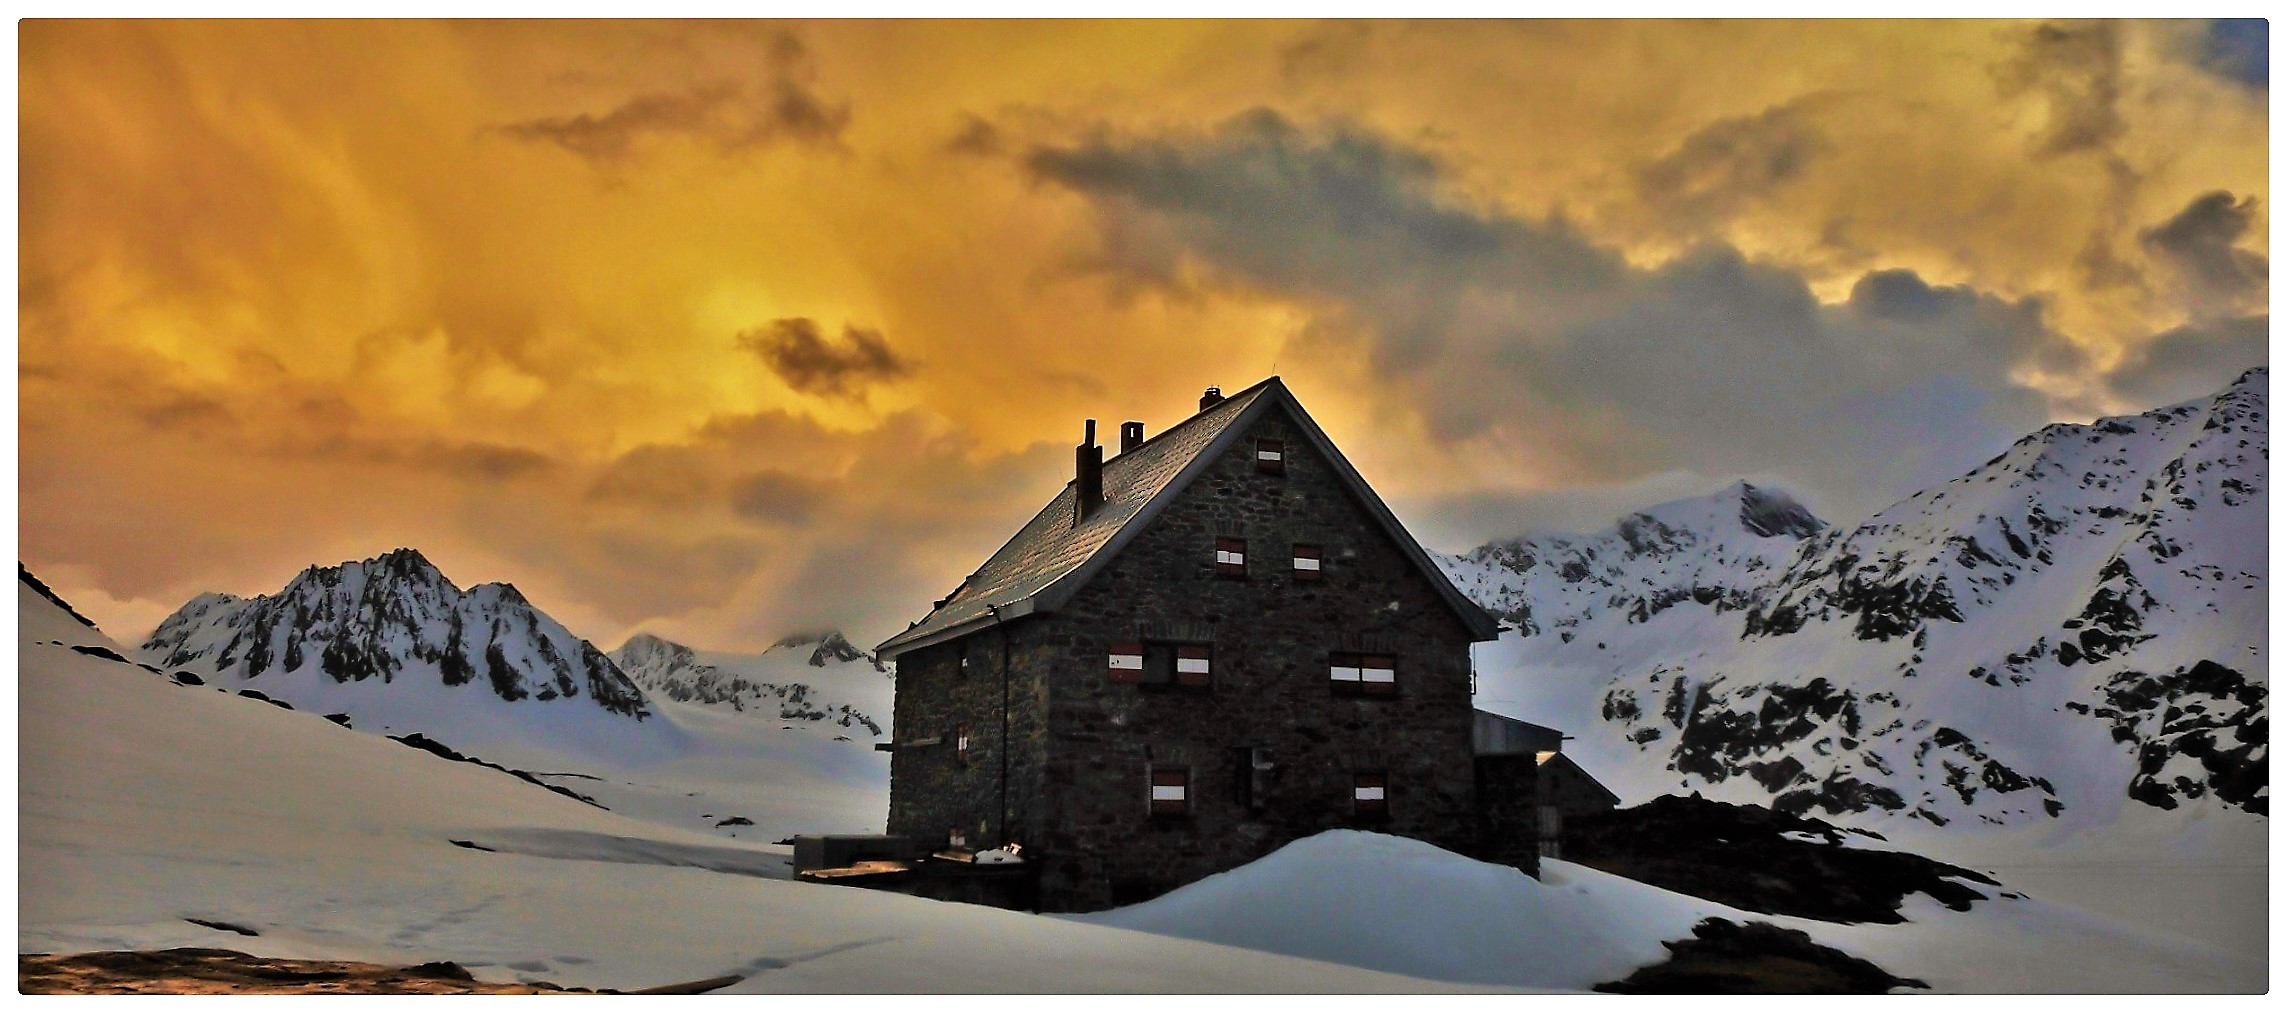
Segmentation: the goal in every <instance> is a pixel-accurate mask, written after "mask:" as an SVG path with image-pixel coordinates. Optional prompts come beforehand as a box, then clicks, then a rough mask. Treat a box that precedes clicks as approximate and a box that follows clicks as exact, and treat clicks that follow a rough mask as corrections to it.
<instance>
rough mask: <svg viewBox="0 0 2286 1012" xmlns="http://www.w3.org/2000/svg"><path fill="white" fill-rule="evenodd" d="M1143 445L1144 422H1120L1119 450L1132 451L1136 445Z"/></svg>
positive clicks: (1123, 451) (1122, 451)
mask: <svg viewBox="0 0 2286 1012" xmlns="http://www.w3.org/2000/svg"><path fill="white" fill-rule="evenodd" d="M1141 445H1143V423H1142V422H1121V423H1119V452H1121V453H1132V452H1134V450H1135V448H1136V447H1138V446H1141Z"/></svg>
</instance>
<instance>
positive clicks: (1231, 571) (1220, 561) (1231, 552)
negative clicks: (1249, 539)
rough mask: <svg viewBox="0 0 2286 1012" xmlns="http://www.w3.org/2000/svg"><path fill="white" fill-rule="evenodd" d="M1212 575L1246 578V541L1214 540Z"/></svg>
mask: <svg viewBox="0 0 2286 1012" xmlns="http://www.w3.org/2000/svg"><path fill="white" fill-rule="evenodd" d="M1214 574H1215V575H1216V576H1236V577H1240V578H1244V577H1245V576H1246V539H1244V538H1216V539H1214Z"/></svg>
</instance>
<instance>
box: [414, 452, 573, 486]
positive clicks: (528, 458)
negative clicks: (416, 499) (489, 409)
mask: <svg viewBox="0 0 2286 1012" xmlns="http://www.w3.org/2000/svg"><path fill="white" fill-rule="evenodd" d="M413 456H414V459H417V460H418V459H426V460H427V461H429V462H431V463H432V464H433V465H434V466H436V467H439V468H441V469H443V470H445V471H447V472H450V473H452V474H455V475H458V476H460V477H463V478H473V479H475V480H478V481H487V482H498V481H508V480H510V479H513V478H520V477H523V476H526V475H530V474H534V473H537V472H540V471H545V470H547V469H549V468H550V467H552V466H554V461H552V460H550V459H549V458H548V456H547V455H546V454H544V453H539V452H537V451H534V450H527V449H524V448H522V447H516V446H499V445H496V444H492V443H458V444H439V445H433V446H429V447H424V448H423V449H421V450H419V451H416V452H415V453H414V454H413Z"/></svg>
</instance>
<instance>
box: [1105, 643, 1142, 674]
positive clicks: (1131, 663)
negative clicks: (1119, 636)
mask: <svg viewBox="0 0 2286 1012" xmlns="http://www.w3.org/2000/svg"><path fill="white" fill-rule="evenodd" d="M1111 680H1112V681H1114V682H1140V681H1142V680H1143V644H1141V643H1114V644H1112V645H1111Z"/></svg>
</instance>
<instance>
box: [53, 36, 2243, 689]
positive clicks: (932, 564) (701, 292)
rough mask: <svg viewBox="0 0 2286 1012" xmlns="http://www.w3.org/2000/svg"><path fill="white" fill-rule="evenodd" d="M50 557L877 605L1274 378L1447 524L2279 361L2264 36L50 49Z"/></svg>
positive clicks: (606, 603) (709, 632) (2078, 411)
mask: <svg viewBox="0 0 2286 1012" xmlns="http://www.w3.org/2000/svg"><path fill="white" fill-rule="evenodd" d="M19 39H20V51H19V52H20V61H21V63H20V66H19V73H18V84H19V98H18V115H19V143H20V148H19V166H18V168H19V200H20V211H19V215H20V217H19V231H18V243H19V247H18V249H19V273H18V286H19V287H18V291H19V295H18V309H17V322H18V344H17V356H18V364H17V376H18V380H19V400H18V433H19V453H20V459H19V471H18V478H19V517H20V522H19V531H18V535H19V555H20V558H21V559H22V560H23V561H24V562H25V563H26V564H27V565H29V566H30V567H31V569H32V570H33V571H34V572H35V573H38V574H39V575H40V576H41V577H42V578H43V579H46V580H47V581H48V582H49V583H51V584H53V585H55V586H56V588H57V589H58V590H59V591H60V592H61V593H63V594H64V596H66V597H67V598H68V599H70V600H71V601H73V603H74V604H76V605H78V606H79V607H80V608H81V609H82V610H84V611H86V612H87V613H88V614H90V615H91V616H92V617H94V618H95V619H97V620H98V621H99V622H101V623H102V624H103V625H104V626H105V628H106V629H107V630H109V631H111V632H113V633H114V634H116V635H120V636H122V637H125V638H134V637H139V636H141V635H143V634H144V633H145V632H147V631H148V630H149V629H150V628H151V627H152V626H153V625H155V624H156V623H157V622H158V621H159V620H160V619H161V618H163V617H164V616H165V615H166V614H168V613H169V612H171V611H172V610H173V609H174V608H176V607H178V606H179V605H180V604H181V603H182V602H183V601H184V600H186V599H188V598H189V597H190V596H192V595H194V594H196V593H198V592H201V591H208V590H218V591H226V592H230V593H237V594H245V595H251V594H257V593H264V592H270V591H275V590H276V589H278V588H279V587H280V586H282V585H283V584H284V583H285V582H286V581H287V580H288V579H290V578H291V577H292V576H293V575H294V574H295V573H296V572H298V571H299V570H301V569H303V568H305V567H307V566H309V565H312V564H328V565H330V564H334V563H338V562H341V561H344V560H348V559H357V558H366V557H370V556H373V555H376V554H379V553H381V552H383V551H386V550H389V549H391V548H395V547H399V546H406V545H409V546H413V547H416V548H419V549H420V550H421V551H422V552H424V553H425V554H427V555H428V556H429V558H430V559H431V560H433V561H434V562H436V564H437V565H438V566H439V567H440V568H441V569H443V570H444V572H445V573H446V574H447V575H448V576H450V577H452V578H453V579H454V580H455V581H457V582H458V583H460V584H461V585H462V586H464V587H465V586H469V585H473V584H477V583H484V582H491V581H507V582H512V583H514V584H516V585H517V586H518V587H519V588H520V589H522V590H523V591H524V593H525V594H526V596H528V597H529V598H530V599H532V600H533V601H534V602H535V603H537V604H539V605H540V607H542V608H543V609H544V610H546V611H548V612H549V613H550V614H552V615H554V616H555V617H557V618H558V619H560V620H562V621H564V622H565V623H566V624H567V625H568V626H570V627H571V628H572V629H573V630H575V631H577V632H579V633H580V634H581V635H583V636H586V637H588V638H591V639H593V640H595V641H596V642H597V643H598V644H600V645H602V646H604V647H606V648H610V647H614V646H616V645H617V644H618V643H619V642H620V641H621V640H622V639H623V638H624V637H625V636H626V635H628V634H629V633H631V632H634V631H637V630H643V631H650V632H654V633H658V634H660V635H664V636H668V637H670V638H674V639H678V640H681V641H683V642H687V643H691V644H693V645H696V646H700V647H707V648H715V649H758V648H760V647H762V646H766V645H767V644H769V643H770V642H772V641H774V640H776V639H778V638H779V637H781V636H784V635H787V634H789V633H792V632H796V631H803V630H813V629H822V628H841V629H845V630H847V631H848V632H849V634H850V635H851V636H852V638H854V639H857V640H860V641H877V640H878V639H880V638H882V637H885V636H886V635H888V634H889V633H891V632H894V631H895V630H897V629H900V628H903V627H904V625H905V624H906V623H907V622H910V621H913V620H916V619H918V618H920V617H921V615H922V614H923V613H925V612H926V610H927V608H928V605H929V602H931V601H932V600H934V599H936V598H938V597H941V596H943V595H944V594H945V593H946V592H947V591H949V590H950V589H952V587H953V586H954V584H956V583H957V582H958V581H959V580H960V578H961V577H962V576H964V575H965V574H967V573H968V572H970V571H971V570H972V569H974V568H975V567H976V566H977V565H978V564H980V563H981V562H982V561H983V560H984V558H985V557H986V556H987V555H988V554H989V553H990V552H991V551H992V550H993V549H994V548H996V547H997V546H998V545H999V544H1000V543H1001V542H1002V541H1004V540H1005V539H1006V538H1007V537H1008V535H1009V534H1011V533H1013V532H1014V531H1015V530H1016V529H1017V528H1018V527H1019V526H1020V525H1021V524H1022V523H1023V522H1024V521H1025V520H1026V519H1028V518H1029V517H1030V516H1031V514H1032V513H1033V512H1035V511H1036V510H1037V509H1038V507H1039V506H1040V505H1041V504H1042V503H1044V502H1046V501H1047V499H1048V498H1049V497H1050V496H1051V495H1052V494H1054V492H1055V491H1056V490H1058V489H1059V488H1061V486H1062V484H1063V483H1064V482H1065V481H1067V480H1068V479H1069V477H1070V475H1069V474H1067V473H1066V472H1067V470H1068V469H1069V467H1070V466H1071V464H1070V461H1071V456H1070V453H1069V451H1068V448H1069V447H1070V446H1071V445H1072V444H1074V443H1075V442H1077V441H1078V438H1079V435H1080V430H1081V423H1082V420H1083V419H1086V418H1096V419H1100V420H1101V421H1102V423H1103V425H1104V428H1105V430H1106V431H1110V429H1111V428H1112V427H1113V426H1114V425H1115V424H1116V423H1117V422H1118V421H1122V420H1127V419H1138V420H1141V421H1143V422H1144V423H1145V424H1146V425H1147V426H1148V429H1149V431H1151V432H1157V431H1159V430H1161V429H1164V428H1165V427H1167V426H1168V425H1171V424H1173V423H1175V422H1177V421H1180V420H1181V419H1182V418H1184V417H1187V416H1188V415H1189V414H1190V413H1192V411H1193V410H1195V408H1196V405H1197V401H1198V396H1199V392H1200V391H1201V390H1202V389H1203V388H1204V387H1207V386H1209V385H1220V386H1222V387H1223V388H1225V389H1236V388H1238V387H1243V386H1246V385H1248V384H1251V383H1253V382H1255V381H1256V380H1259V379H1261V378H1263V377H1264V376H1267V375H1271V374H1277V375H1280V376H1283V377H1284V378H1285V380H1286V382H1287V384H1288V385H1289V386H1290V387H1291V388H1292V389H1293V390H1294V392H1295V393H1296V395H1297V397H1298V398H1299V399H1300V401H1301V402H1302V403H1303V405H1304V406H1305V407H1306V408H1308V410H1309V411H1310V412H1311V413H1312V414H1313V416H1315V417H1316V418H1317V419H1318V420H1319V422H1320V424H1321V425H1323V426H1324V427H1325V429H1326V430H1327V432H1328V434H1329V435H1331V436H1332V438H1333V439H1334V440H1335V442H1336V443H1337V444H1339V445H1340V446H1341V447H1342V449H1343V451H1344V452H1345V453H1346V454H1347V455H1348V456H1349V457H1350V459H1351V460H1352V461H1353V462H1354V463H1355V464H1356V465H1357V466H1358V468H1359V469H1360V471H1361V472H1362V473H1363V474H1364V475H1365V476H1366V478H1367V479H1368V480H1369V481H1371V482H1372V483H1373V484H1374V486H1375V487H1376V488H1377V489H1378V490H1379V491H1380V492H1381V494H1382V496H1383V497H1384V498H1385V499H1387V500H1389V501H1390V503H1391V504H1392V506H1393V507H1394V508H1395V509H1396V511H1397V513H1398V514H1399V516H1400V517H1401V518H1402V519H1403V520H1405V521H1406V523H1407V524H1408V526H1409V527H1410V528H1411V529H1412V530H1413V531H1414V533H1415V534H1416V536H1417V537H1419V538H1420V539H1421V540H1422V541H1423V542H1424V543H1426V544H1427V545H1428V546H1429V547H1431V548H1435V549H1441V550H1448V551H1458V550H1465V549H1466V548H1469V547H1471V546H1473V545H1476V544H1479V543H1482V542H1484V541H1486V540H1489V539H1493V538H1499V537H1508V536H1514V535H1516V534H1519V533H1523V532H1525V531H1529V530H1539V529H1550V528H1558V529H1592V528H1595V527H1599V526H1602V525H1604V524H1606V523H1608V522H1609V521H1610V520H1612V519H1613V518H1615V517H1616V516H1618V515H1620V514H1621V513H1623V512H1626V511H1628V510H1632V509H1638V508H1642V507H1644V506H1648V505H1652V504H1654V503H1657V502H1660V501H1663V500H1666V499H1671V498H1676V497H1680V496H1684V495H1693V494H1699V493H1703V492H1707V491H1711V490H1713V489H1715V488H1717V487H1720V486H1722V485H1724V484H1726V483H1728V482H1729V481H1731V480H1733V479H1736V478H1740V477H1745V478H1749V479H1751V480H1756V481H1758V482H1764V483H1769V484H1774V485H1777V486H1779V487H1782V488H1785V489H1788V490H1790V491H1792V492H1793V493H1795V494H1796V495H1797V496H1798V497H1800V498H1801V499H1802V500H1803V501H1805V502H1806V503H1808V504H1809V505H1811V506H1812V507H1813V508H1814V509H1816V510H1817V511H1818V512H1819V513H1820V514H1821V515H1823V516H1825V517H1827V518H1828V519H1830V520H1838V521H1848V520H1853V519H1857V518H1859V517H1862V516H1864V515H1865V514H1867V513H1869V512H1870V511H1872V510H1875V509H1878V508H1879V507H1881V506H1882V505H1885V504H1886V503H1888V502H1890V501H1893V500H1894V499H1896V498H1899V497H1901V496H1903V495H1904V494H1906V493H1908V492H1910V491H1912V490H1913V489H1915V488H1918V487H1921V486H1922V485H1926V484H1930V483H1934V482H1938V481H1942V480H1944V479H1946V478H1948V477H1950V476H1952V475H1953V474H1956V473H1958V472H1960V471H1962V470H1965V469H1967V468H1969V467H1971V466H1974V465H1975V464H1976V463H1978V462H1979V461H1982V460H1984V459H1985V458H1987V457H1989V456H1991V455H1992V454H1993V453H1994V452H1996V451H1997V450H1998V449H1999V448H2000V447H2002V446H2005V445H2006V444H2007V443H2009V442H2011V441H2013V440H2014V439H2016V438H2017V437H2019V436H2021V435H2022V434H2024V433H2025V432H2028V431H2030V430H2032V429H2034V428H2037V427H2038V426H2040V425H2042V424H2045V423H2048V422H2051V421H2060V420H2061V421H2084V420H2087V419H2089V418H2092V417H2095V416H2097V415H2099V414H2104V413H2115V412H2119V411H2139V410H2143V409H2146V408H2149V407H2152V406H2156V405H2158V404H2162V403H2168V402H2172V401H2176V400H2181V399H2185V398H2190V397H2196V396H2199V395H2201V394H2205V393H2211V392H2212V391H2213V390H2215V389H2216V388H2219V387H2220V386H2221V385H2222V384H2224V383H2225V382H2227V381H2228V380H2229V379H2230V378H2232V377H2233V376H2235V375H2236V374H2237V373H2238V372H2240V371H2242V370H2244V369H2246V368H2248V367H2251V366H2255V365H2261V364H2265V363H2266V362H2267V361H2268V344H2269V318H2268V315H2267V313H2268V310H2267V307H2268V302H2269V261H2268V254H2269V247H2268V235H2269V226H2270V220H2269V212H2270V203H2269V191H2268V178H2269V164H2268V150H2269V134H2268V126H2267V120H2268V100H2269V92H2268V75H2269V62H2268V31H2267V26H2266V25H2265V24H2264V23H2262V22H2259V21H2256V22H2199V21H2171V22H2163V23H2140V22H2068V23H2042V22H1944V23H1928V22H1884V21H1850V22H1819V23H1798V22H1784V21H1757V22H1692V23H1676V22H1622V23H1570V22H1527V23H1515V24H1493V23H1454V22H1438V23H1403V22H1374V23H1354V22H1350V23H1304V22H1249V23H1244V24H1235V23H1199V22H1150V23H1123V22H1055V23H1039V22H961V23H929V22H867V23H735V24H711V23H686V22H677V23H672V24H661V23H642V22H634V23H608V22H583V23H578V24H552V23H545V22H517V23H424V22H395V23H386V24H363V23H261V22H252V23H227V24H218V23H195V24H185V23H168V22H138V23H94V22H55V21H26V22H23V23H22V24H21V26H20V35H19Z"/></svg>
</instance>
